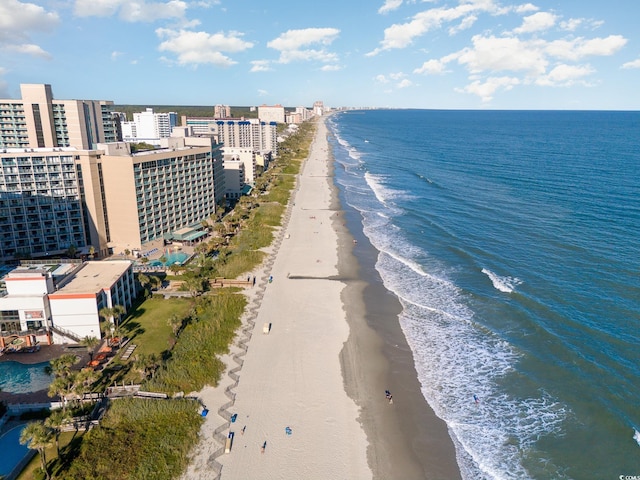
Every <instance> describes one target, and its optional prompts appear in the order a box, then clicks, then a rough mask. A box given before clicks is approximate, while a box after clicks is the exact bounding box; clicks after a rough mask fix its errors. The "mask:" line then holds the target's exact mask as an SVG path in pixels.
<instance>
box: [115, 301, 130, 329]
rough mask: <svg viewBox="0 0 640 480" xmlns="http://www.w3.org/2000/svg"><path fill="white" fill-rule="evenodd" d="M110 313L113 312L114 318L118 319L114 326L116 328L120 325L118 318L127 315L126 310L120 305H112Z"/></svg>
mask: <svg viewBox="0 0 640 480" xmlns="http://www.w3.org/2000/svg"><path fill="white" fill-rule="evenodd" d="M112 311H113V316H114V318H115V317H117V318H118V321H117V322H115V326H116V327H118V326H119V325H120V318H121V317H122V315H124V314H125V313H127V309H126V308H124V307H123V306H122V305H114V306H113V307H112Z"/></svg>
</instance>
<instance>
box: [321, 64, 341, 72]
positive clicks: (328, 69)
mask: <svg viewBox="0 0 640 480" xmlns="http://www.w3.org/2000/svg"><path fill="white" fill-rule="evenodd" d="M320 70H322V71H323V72H337V71H338V70H342V67H341V66H340V65H323V66H322V67H320Z"/></svg>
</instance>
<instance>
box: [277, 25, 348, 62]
mask: <svg viewBox="0 0 640 480" xmlns="http://www.w3.org/2000/svg"><path fill="white" fill-rule="evenodd" d="M339 33H340V30H338V29H336V28H306V29H302V30H289V31H287V32H285V33H283V34H281V35H280V36H279V37H278V38H276V39H274V40H271V41H270V42H268V43H267V47H269V48H273V49H275V50H279V51H280V58H279V59H278V62H280V63H290V62H295V61H299V60H306V61H308V60H316V61H320V62H323V63H336V62H337V61H338V56H337V55H336V54H335V53H332V52H328V51H326V50H325V49H324V48H320V49H311V48H307V49H305V48H303V47H308V46H311V45H317V44H319V45H320V46H327V45H330V44H331V43H332V42H333V41H334V40H335V39H336V38H337V37H338V34H339Z"/></svg>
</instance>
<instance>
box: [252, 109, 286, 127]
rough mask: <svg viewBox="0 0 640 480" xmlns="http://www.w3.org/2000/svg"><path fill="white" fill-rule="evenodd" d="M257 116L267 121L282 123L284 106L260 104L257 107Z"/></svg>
mask: <svg viewBox="0 0 640 480" xmlns="http://www.w3.org/2000/svg"><path fill="white" fill-rule="evenodd" d="M258 118H259V119H260V120H262V121H263V122H267V123H269V122H276V123H284V121H285V113H284V107H283V106H282V105H273V106H271V105H260V106H259V107H258Z"/></svg>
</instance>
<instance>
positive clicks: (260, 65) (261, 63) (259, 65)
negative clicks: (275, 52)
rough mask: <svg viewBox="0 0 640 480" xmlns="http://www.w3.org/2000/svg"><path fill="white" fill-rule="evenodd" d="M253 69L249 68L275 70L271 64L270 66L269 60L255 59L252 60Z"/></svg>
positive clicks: (255, 70) (254, 70)
mask: <svg viewBox="0 0 640 480" xmlns="http://www.w3.org/2000/svg"><path fill="white" fill-rule="evenodd" d="M251 65H252V67H251V70H249V71H250V72H254V73H255V72H270V71H271V70H273V69H272V68H271V67H270V66H269V60H253V61H252V62H251Z"/></svg>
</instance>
